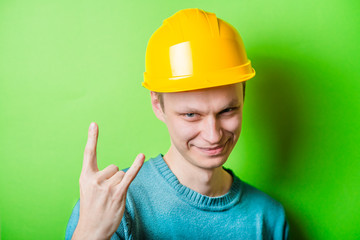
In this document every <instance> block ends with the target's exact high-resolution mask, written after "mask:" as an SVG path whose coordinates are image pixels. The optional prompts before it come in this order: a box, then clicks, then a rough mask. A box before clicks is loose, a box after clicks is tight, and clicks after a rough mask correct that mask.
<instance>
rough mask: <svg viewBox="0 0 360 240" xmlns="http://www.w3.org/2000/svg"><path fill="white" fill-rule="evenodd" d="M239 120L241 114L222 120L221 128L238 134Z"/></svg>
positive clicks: (240, 119) (240, 120)
mask: <svg viewBox="0 0 360 240" xmlns="http://www.w3.org/2000/svg"><path fill="white" fill-rule="evenodd" d="M241 122H242V117H241V115H239V116H236V117H233V118H230V119H227V120H226V121H224V122H223V128H224V129H225V130H226V131H227V132H231V133H232V134H235V135H239V134H240V131H241Z"/></svg>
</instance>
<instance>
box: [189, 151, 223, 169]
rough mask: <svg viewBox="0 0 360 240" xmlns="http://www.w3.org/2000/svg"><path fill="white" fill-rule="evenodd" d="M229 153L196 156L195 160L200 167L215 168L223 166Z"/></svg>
mask: <svg viewBox="0 0 360 240" xmlns="http://www.w3.org/2000/svg"><path fill="white" fill-rule="evenodd" d="M228 157H229V155H227V154H226V155H217V156H196V157H195V160H196V161H195V162H196V164H197V165H198V167H200V168H203V169H215V168H219V167H222V166H223V165H224V164H225V162H226V161H227V159H228Z"/></svg>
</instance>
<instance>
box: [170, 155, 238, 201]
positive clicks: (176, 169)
mask: <svg viewBox="0 0 360 240" xmlns="http://www.w3.org/2000/svg"><path fill="white" fill-rule="evenodd" d="M164 160H165V162H166V164H167V165H168V166H169V168H170V170H171V171H172V172H173V173H174V174H175V176H176V177H177V179H178V180H179V182H180V183H181V184H182V185H184V186H186V187H188V188H190V189H192V190H194V191H196V192H198V193H200V194H202V195H206V196H209V197H216V196H221V195H224V194H226V193H227V192H228V191H229V190H230V188H231V184H232V181H233V179H232V176H231V175H230V174H229V173H228V172H227V171H225V170H224V169H223V168H222V166H220V167H217V168H212V169H204V168H200V167H197V166H194V165H192V164H191V163H190V162H188V161H187V160H186V159H184V158H183V157H182V156H181V155H180V154H176V153H174V152H172V151H171V149H170V150H169V152H167V153H166V154H165V156H164Z"/></svg>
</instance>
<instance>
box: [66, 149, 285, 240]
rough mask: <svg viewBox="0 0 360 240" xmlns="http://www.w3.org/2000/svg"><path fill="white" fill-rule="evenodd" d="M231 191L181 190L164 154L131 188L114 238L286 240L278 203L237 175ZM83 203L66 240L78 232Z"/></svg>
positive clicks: (151, 162)
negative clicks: (219, 193)
mask: <svg viewBox="0 0 360 240" xmlns="http://www.w3.org/2000/svg"><path fill="white" fill-rule="evenodd" d="M226 170H227V171H228V172H229V173H230V174H231V175H232V176H233V183H232V185H231V188H230V191H229V192H228V193H227V194H225V195H223V196H219V197H208V196H205V195H202V194H200V193H198V192H195V191H193V190H191V189H190V188H188V187H186V186H184V185H182V184H181V183H180V182H179V180H178V179H177V177H176V176H175V175H174V174H173V172H172V171H171V170H170V168H169V167H168V165H167V164H166V162H165V161H164V159H163V158H162V155H161V154H159V155H158V156H157V157H156V158H153V159H150V160H149V161H147V162H145V163H144V165H143V167H142V168H141V170H140V172H139V173H138V175H137V177H136V178H135V180H134V181H133V182H132V183H131V185H130V187H129V190H128V195H127V201H126V211H125V214H124V217H123V220H122V222H121V224H120V226H119V228H118V230H117V231H116V233H115V234H114V235H113V237H112V238H111V239H216V240H219V239H275V240H277V239H287V234H288V224H287V221H286V217H285V213H284V209H283V207H282V206H281V204H280V203H278V202H277V201H275V200H274V199H272V198H271V197H269V196H268V195H266V194H265V193H263V192H261V191H259V190H257V189H256V188H254V187H252V186H250V185H249V184H247V183H245V182H242V181H241V180H240V179H239V178H238V177H236V176H235V175H234V174H233V172H232V171H231V170H229V169H226ZM78 218H79V202H78V203H77V204H76V206H75V207H74V210H73V213H72V215H71V217H70V220H69V223H68V226H67V230H66V239H71V236H72V234H73V232H74V230H75V228H76V225H77V221H78Z"/></svg>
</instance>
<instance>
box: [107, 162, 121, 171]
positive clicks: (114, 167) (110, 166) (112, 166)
mask: <svg viewBox="0 0 360 240" xmlns="http://www.w3.org/2000/svg"><path fill="white" fill-rule="evenodd" d="M109 168H111V169H112V170H116V171H119V167H118V166H116V165H115V164H111V165H109Z"/></svg>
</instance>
